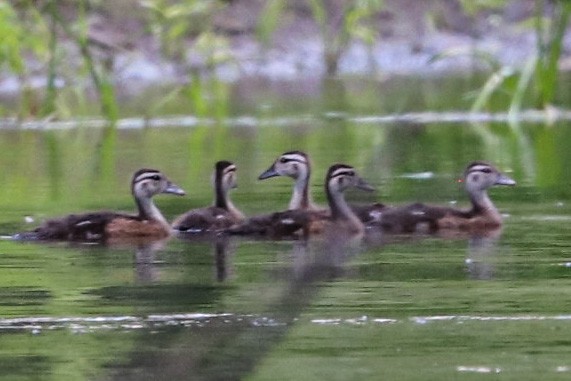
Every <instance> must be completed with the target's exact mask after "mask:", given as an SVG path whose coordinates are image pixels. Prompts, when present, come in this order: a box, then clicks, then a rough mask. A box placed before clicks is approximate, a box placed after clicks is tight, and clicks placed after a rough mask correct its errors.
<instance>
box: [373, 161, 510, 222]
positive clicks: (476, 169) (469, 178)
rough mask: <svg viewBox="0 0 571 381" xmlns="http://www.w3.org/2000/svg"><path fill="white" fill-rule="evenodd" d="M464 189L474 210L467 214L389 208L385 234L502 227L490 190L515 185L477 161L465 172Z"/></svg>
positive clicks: (427, 208)
mask: <svg viewBox="0 0 571 381" xmlns="http://www.w3.org/2000/svg"><path fill="white" fill-rule="evenodd" d="M462 181H463V182H464V183H465V189H466V192H467V193H468V195H469V197H470V201H471V203H472V207H471V208H470V209H468V210H462V209H455V208H451V207H443V206H431V205H425V204H420V203H417V204H412V205H408V206H404V207H400V208H389V209H387V210H385V211H384V212H383V213H382V216H381V217H380V222H379V225H380V226H381V227H382V228H383V229H384V230H386V231H393V232H413V231H416V230H418V229H419V227H423V226H427V227H428V229H429V231H430V232H435V231H438V230H444V229H455V230H484V229H495V228H498V227H500V226H501V225H502V216H501V214H500V213H499V212H498V210H497V209H496V207H495V206H494V204H493V203H492V200H491V199H490V198H489V196H488V193H487V189H488V188H490V187H492V186H494V185H509V186H513V185H516V182H515V181H514V180H512V179H511V178H509V177H507V176H506V175H503V174H502V173H500V172H499V171H498V170H497V169H496V168H495V167H494V166H492V165H491V164H489V163H486V162H483V161H475V162H472V163H470V164H469V165H468V167H467V168H466V170H465V171H464V175H463V180H462Z"/></svg>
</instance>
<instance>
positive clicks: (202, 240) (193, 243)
mask: <svg viewBox="0 0 571 381" xmlns="http://www.w3.org/2000/svg"><path fill="white" fill-rule="evenodd" d="M178 238H179V239H180V240H182V241H184V242H185V243H186V244H187V245H186V244H185V246H186V247H187V249H186V250H187V251H188V252H192V253H195V252H201V253H206V252H207V251H208V250H210V251H211V252H212V257H213V264H212V268H213V272H214V275H213V277H214V279H216V280H217V281H218V282H224V281H226V280H228V278H230V277H231V276H232V275H233V274H234V272H233V269H232V264H231V260H232V257H233V256H234V253H235V252H236V244H237V242H236V241H234V240H232V239H231V237H228V236H225V235H179V236H178Z"/></svg>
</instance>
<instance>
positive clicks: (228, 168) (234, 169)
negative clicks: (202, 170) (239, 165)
mask: <svg viewBox="0 0 571 381" xmlns="http://www.w3.org/2000/svg"><path fill="white" fill-rule="evenodd" d="M232 172H236V166H235V165H230V166H228V167H227V168H226V169H225V170H224V175H227V174H229V173H232Z"/></svg>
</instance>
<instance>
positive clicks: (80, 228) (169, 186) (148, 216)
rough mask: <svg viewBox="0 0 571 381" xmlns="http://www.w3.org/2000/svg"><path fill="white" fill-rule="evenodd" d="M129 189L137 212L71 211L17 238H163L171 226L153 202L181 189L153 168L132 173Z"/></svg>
mask: <svg viewBox="0 0 571 381" xmlns="http://www.w3.org/2000/svg"><path fill="white" fill-rule="evenodd" d="M131 192H132V194H133V197H134V198H135V202H136V204H137V207H138V212H139V213H138V214H136V215H131V214H126V213H116V212H110V211H101V212H93V213H83V214H70V215H68V216H66V217H63V218H59V219H51V220H47V221H45V222H44V223H43V224H42V225H40V226H39V227H38V228H36V229H35V230H33V231H31V232H27V233H21V234H20V235H17V238H22V239H37V240H65V241H107V240H109V239H121V238H127V239H128V238H157V239H158V238H165V237H167V236H169V235H170V231H171V229H170V225H169V223H168V222H167V221H166V219H165V218H164V217H163V215H162V214H161V212H160V211H159V209H158V208H157V207H156V206H155V204H154V203H153V201H152V197H153V196H154V195H156V194H159V193H170V194H175V195H184V191H183V190H182V189H181V188H179V187H178V186H177V185H175V184H173V183H171V182H170V181H169V180H168V179H167V178H166V176H165V175H163V174H162V173H161V172H159V171H157V170H154V169H146V168H145V169H140V170H138V171H137V172H135V174H134V175H133V179H132V181H131Z"/></svg>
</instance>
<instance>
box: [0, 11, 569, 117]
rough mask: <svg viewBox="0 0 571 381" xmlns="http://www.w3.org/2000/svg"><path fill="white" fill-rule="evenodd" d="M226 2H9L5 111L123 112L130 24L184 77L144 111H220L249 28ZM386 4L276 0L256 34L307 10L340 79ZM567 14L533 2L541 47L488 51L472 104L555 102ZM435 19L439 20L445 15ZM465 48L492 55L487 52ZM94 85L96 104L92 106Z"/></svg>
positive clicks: (375, 36) (267, 33) (135, 35)
mask: <svg viewBox="0 0 571 381" xmlns="http://www.w3.org/2000/svg"><path fill="white" fill-rule="evenodd" d="M548 3H549V4H548ZM507 4H508V1H506V0H482V1H464V0H462V1H460V5H461V7H462V8H461V9H462V10H463V14H464V15H465V16H466V17H468V19H469V20H472V22H475V20H477V18H478V17H479V16H481V15H486V14H494V13H496V14H500V12H501V11H502V10H503V9H504V8H505V7H506V6H507ZM229 6H230V2H227V1H222V0H217V1H208V0H180V1H171V0H145V1H140V2H139V1H135V0H125V1H121V2H105V1H100V0H73V1H72V0H67V1H57V0H49V1H43V2H37V1H33V0H22V1H11V2H3V3H2V4H1V5H0V46H1V48H0V67H2V68H3V69H4V70H5V73H6V74H12V75H14V76H15V77H16V78H17V79H18V82H19V88H20V90H19V97H18V107H17V108H16V109H13V110H14V111H12V110H9V108H6V107H4V108H0V114H3V115H5V116H17V117H18V118H19V119H21V120H24V119H29V118H63V119H65V118H68V117H70V116H71V115H74V116H75V115H86V114H90V115H93V113H95V114H99V115H101V116H103V117H104V118H106V119H108V120H109V121H110V122H113V121H115V120H117V118H118V117H119V114H120V111H119V104H118V103H119V100H118V95H117V92H118V89H117V87H116V86H117V84H116V83H115V81H114V73H113V71H114V65H115V58H116V57H117V55H118V54H119V53H120V52H121V51H122V49H123V47H122V46H121V43H120V41H118V40H117V39H116V38H115V39H114V35H113V34H114V33H115V32H114V29H113V28H115V29H117V28H119V27H117V26H118V25H119V26H121V27H123V28H126V29H122V30H123V31H122V32H120V33H123V36H124V35H127V36H128V38H129V39H130V43H131V44H134V47H135V48H140V46H139V45H138V44H140V41H141V40H142V39H150V40H153V41H156V42H158V46H159V47H160V49H161V52H160V53H161V54H162V56H163V57H162V59H164V60H165V61H166V62H172V63H173V64H174V65H175V67H176V70H177V71H178V72H179V75H180V74H181V73H182V76H183V77H186V78H183V80H182V81H180V82H179V83H178V84H177V85H175V86H174V87H173V88H171V89H168V90H164V89H163V90H162V91H163V92H165V91H166V92H167V93H166V94H162V96H161V100H160V101H157V102H155V103H154V105H153V106H152V107H147V108H146V112H145V114H146V115H145V116H146V117H152V116H154V115H157V114H160V113H162V112H165V111H166V110H168V109H169V102H171V100H172V99H174V98H182V99H184V100H185V101H186V102H187V104H188V109H187V112H188V110H190V111H191V112H193V113H194V114H196V115H198V116H217V115H220V110H221V109H225V108H227V102H226V100H225V98H224V95H223V93H224V92H225V91H224V90H223V91H222V92H221V91H220V90H221V89H222V88H223V87H224V85H221V84H220V83H219V82H218V80H217V79H216V76H212V75H211V74H212V72H213V71H214V70H215V69H216V68H217V67H219V65H220V64H230V65H234V64H235V65H240V62H233V59H234V58H232V55H231V54H230V51H229V49H230V44H231V39H232V33H234V32H233V31H234V30H236V33H250V32H252V31H251V30H249V29H248V27H247V26H236V25H234V24H233V21H232V20H231V19H229V20H226V19H224V18H223V16H221V15H223V13H224V12H225V11H226V10H227V9H228V7H229ZM389 6H390V4H389V2H388V1H386V0H362V1H345V0H337V1H323V0H308V1H307V2H293V3H292V2H287V1H285V0H270V1H267V2H265V5H264V6H263V8H262V9H259V10H257V11H258V12H259V14H258V15H257V16H256V21H255V25H254V28H253V29H254V30H253V32H255V36H256V37H257V39H258V40H259V41H260V42H262V44H269V43H270V42H271V41H272V37H273V35H274V34H275V33H281V29H280V28H282V27H284V26H285V25H287V24H288V22H290V21H291V20H292V19H294V18H295V17H296V14H297V15H299V14H304V15H309V17H311V19H312V20H313V22H314V23H315V24H316V25H317V26H318V30H319V33H320V39H321V41H322V43H323V46H324V50H323V62H324V66H325V67H326V72H327V75H329V76H334V75H335V74H336V73H337V71H338V65H339V60H340V58H341V56H342V55H343V54H344V53H345V52H346V50H347V48H348V46H349V43H350V42H351V41H355V40H359V41H361V42H363V43H364V45H365V46H366V47H369V48H372V47H373V46H374V44H375V43H376V42H377V41H379V39H380V28H382V26H383V16H382V12H384V11H386V10H387V9H388V7H389ZM438 12H440V11H439V9H438V6H437V5H435V6H434V10H433V11H431V12H429V13H428V14H427V15H426V16H425V17H426V20H420V21H422V22H425V21H428V22H429V20H431V19H432V20H433V21H434V20H438V19H439V18H438V17H439V16H438ZM570 13H571V4H570V3H569V2H568V1H556V2H553V3H552V4H551V3H550V2H547V1H546V0H536V1H535V13H534V14H533V15H532V17H531V18H530V19H529V20H528V21H525V22H522V23H521V27H522V28H528V29H533V30H535V33H536V36H537V52H536V53H537V54H536V55H534V56H533V57H530V59H529V61H528V62H527V63H524V64H523V65H522V66H521V67H516V68H509V67H501V66H499V65H498V64H494V63H493V62H492V61H490V60H489V57H488V58H487V62H491V63H492V68H491V71H492V75H491V76H490V78H489V80H488V81H487V82H486V83H485V85H484V86H483V87H482V90H481V91H480V92H479V94H478V95H477V97H476V99H475V100H474V103H473V109H474V110H480V109H483V108H486V107H489V105H490V104H492V103H495V99H496V98H498V97H508V98H509V100H510V106H509V109H510V110H511V112H512V113H517V112H518V111H519V110H521V109H522V107H525V105H533V106H539V107H546V106H548V105H550V104H553V103H554V102H556V94H557V84H558V61H559V58H560V56H561V53H562V42H563V37H564V34H565V31H566V28H567V26H568V20H569V15H570ZM98 20H105V23H104V24H102V25H103V26H111V28H109V30H105V33H108V34H109V36H107V37H108V38H107V37H104V38H100V37H99V36H98V35H93V33H92V30H93V25H94V24H95V25H96V24H97V23H98V22H99V21H98ZM220 20H223V21H220ZM106 23H108V24H106ZM429 23H430V22H429ZM220 25H222V26H220ZM432 25H433V27H436V28H437V27H439V26H438V25H439V24H438V22H433V24H432ZM189 47H192V51H193V52H194V53H195V55H194V56H192V57H190V56H189V54H188V53H187V51H188V48H189ZM466 53H469V54H472V55H477V56H480V57H485V56H486V52H466ZM451 54H454V52H445V53H444V54H442V55H439V57H436V58H435V59H442V58H443V57H446V56H449V55H451ZM193 60H199V61H201V62H202V64H201V65H199V66H198V67H201V68H202V69H196V68H195V67H196V66H195V65H194V64H193ZM371 65H373V67H372V69H375V68H374V65H375V60H371ZM372 72H373V73H374V70H372ZM38 75H39V76H40V77H43V78H44V82H43V83H38V81H37V78H38ZM32 79H34V80H33V81H32ZM93 90H95V95H96V97H97V100H98V101H97V104H98V108H94V107H93V105H92V101H91V98H92V97H93V94H92V92H93ZM529 90H533V91H529ZM529 99H531V100H529ZM206 103H208V104H206ZM71 110H73V112H72V111H71ZM492 110H493V108H492Z"/></svg>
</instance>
